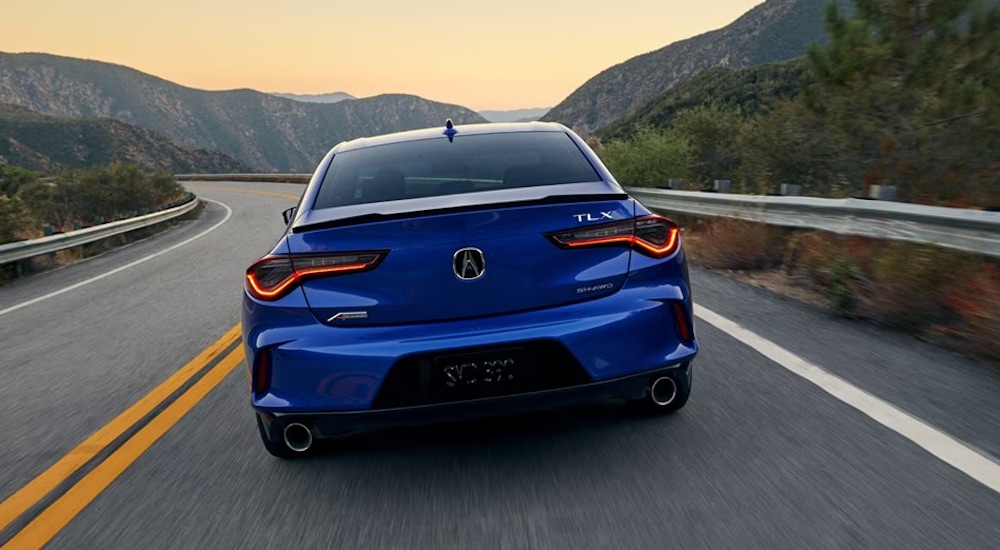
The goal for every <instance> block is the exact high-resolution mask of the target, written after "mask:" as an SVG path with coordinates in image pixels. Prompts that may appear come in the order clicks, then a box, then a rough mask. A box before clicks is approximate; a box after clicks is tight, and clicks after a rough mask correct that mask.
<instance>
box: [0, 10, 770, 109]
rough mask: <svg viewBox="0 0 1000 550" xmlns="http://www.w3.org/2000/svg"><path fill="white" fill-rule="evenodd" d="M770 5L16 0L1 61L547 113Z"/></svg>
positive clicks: (0, 41)
mask: <svg viewBox="0 0 1000 550" xmlns="http://www.w3.org/2000/svg"><path fill="white" fill-rule="evenodd" d="M760 1H761V0H711V1H701V2H695V1H691V0H615V1H608V0H603V1H593V0H572V1H568V0H503V1H499V2H489V3H487V2H481V1H476V0H465V1H461V2H459V1H454V0H438V1H430V2H421V1H413V0H408V1H407V0H371V1H368V2H364V1H358V2H352V3H346V2H336V1H331V0H327V1H318V0H284V1H273V0H272V1H266V2H265V1H262V0H242V1H235V0H167V1H161V2H148V1H141V0H140V1H136V0H86V1H78V0H31V1H27V0H20V1H12V0H8V1H7V2H4V4H5V5H4V6H3V8H2V12H3V19H4V25H3V30H2V32H0V51H5V52H44V53H52V54H58V55H66V56H72V57H82V58H88V59H97V60H101V61H109V62H113V63H120V64H122V65H127V66H129V67H132V68H135V69H138V70H140V71H143V72H147V73H151V74H154V75H157V76H160V77H163V78H166V79H168V80H171V81H174V82H177V83H179V84H183V85H186V86H191V87H195V88H204V89H210V90H222V89H230V88H254V89H257V90H261V91H267V92H295V93H325V92H334V91H345V92H348V93H350V94H353V95H356V96H359V97H365V96H371V95H376V94H380V93H386V92H400V93H411V94H417V95H420V96H423V97H426V98H429V99H434V100H438V101H446V102H449V103H458V104H461V105H465V106H467V107H471V108H473V109H479V110H485V109H513V108H522V107H547V106H552V105H555V104H556V103H558V102H559V101H561V100H562V99H563V98H565V97H566V96H567V95H569V94H570V93H571V92H572V91H573V90H575V89H576V88H577V87H579V86H580V85H581V84H583V82H585V81H586V80H587V79H588V78H590V77H592V76H594V75H595V74H597V73H598V72H600V71H601V70H603V69H605V68H607V67H610V66H611V65H614V64H616V63H619V62H621V61H624V60H626V59H628V58H630V57H632V56H635V55H638V54H641V53H645V52H648V51H651V50H655V49H658V48H660V47H663V46H665V45H667V44H669V43H671V42H674V41H676V40H680V39H683V38H687V37H690V36H694V35H696V34H700V33H702V32H705V31H708V30H711V29H715V28H718V27H721V26H724V25H726V24H728V23H729V22H731V21H732V20H734V19H736V18H737V17H739V16H740V15H741V14H743V13H744V12H746V11H747V10H749V9H750V8H752V7H753V6H754V5H756V4H758V3H760Z"/></svg>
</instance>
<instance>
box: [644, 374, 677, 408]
mask: <svg viewBox="0 0 1000 550" xmlns="http://www.w3.org/2000/svg"><path fill="white" fill-rule="evenodd" d="M676 398H677V382H675V381H674V379H673V378H671V377H669V376H661V377H659V378H657V379H656V380H653V383H652V384H650V386H649V399H650V400H652V401H653V403H654V404H656V405H659V406H661V407H665V406H667V405H669V404H671V403H673V402H674V399H676Z"/></svg>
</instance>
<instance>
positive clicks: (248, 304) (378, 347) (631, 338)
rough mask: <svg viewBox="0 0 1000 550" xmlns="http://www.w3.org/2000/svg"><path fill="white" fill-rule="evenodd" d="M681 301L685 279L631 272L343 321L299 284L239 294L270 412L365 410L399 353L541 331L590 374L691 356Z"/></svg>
mask: <svg viewBox="0 0 1000 550" xmlns="http://www.w3.org/2000/svg"><path fill="white" fill-rule="evenodd" d="M296 300H299V301H298V302H297V301H296ZM678 302H679V303H681V304H683V305H684V311H685V312H686V314H687V316H688V319H689V321H688V322H689V323H690V319H691V315H690V312H691V300H690V291H689V287H688V285H687V282H686V280H683V279H680V278H673V279H668V280H666V282H664V279H660V278H646V279H643V278H641V277H638V276H633V277H631V278H630V281H629V283H628V284H627V285H626V286H625V287H624V288H623V289H621V290H620V291H619V292H617V293H615V294H613V295H610V296H607V297H603V298H599V299H596V300H590V301H585V302H580V303H576V304H571V305H566V306H561V307H556V308H548V309H543V310H536V311H529V312H521V313H513V314H508V315H498V316H493V317H486V318H480V319H467V320H455V321H447V322H434V323H425V324H413V325H401V326H383V327H350V328H348V327H330V326H327V325H323V324H320V323H318V322H316V320H315V318H314V316H313V315H312V313H311V312H310V310H309V308H308V305H307V304H306V303H305V300H304V298H303V297H301V292H300V293H297V294H296V293H293V294H291V295H289V296H287V297H286V298H284V299H282V301H281V303H280V304H277V303H276V304H266V303H260V302H257V301H255V300H253V299H252V298H250V297H249V296H245V298H244V309H243V334H244V338H243V342H244V345H245V347H246V357H247V358H248V363H250V364H253V361H254V360H255V358H256V357H257V356H258V354H259V352H260V350H262V349H266V350H267V351H268V354H267V355H268V356H269V358H270V359H269V360H270V363H271V368H270V374H269V380H268V383H267V384H266V386H267V389H266V391H263V392H258V393H252V394H251V404H252V405H253V407H254V408H255V409H256V410H257V411H258V412H261V413H268V414H271V415H278V414H298V413H301V414H305V413H335V412H362V411H371V410H372V409H373V408H375V402H376V397H377V396H378V394H379V391H380V389H381V388H382V385H383V382H384V381H385V380H386V378H387V376H388V373H389V372H390V370H391V369H392V368H393V366H394V365H395V364H397V363H398V362H399V361H400V360H401V359H402V358H406V357H412V356H415V355H419V354H429V353H433V354H437V353H444V352H453V351H455V350H466V349H473V348H480V347H486V346H498V345H508V344H517V343H519V342H530V341H541V340H545V341H552V342H556V343H558V344H559V345H560V346H562V347H564V348H565V349H566V350H567V351H568V352H569V353H570V354H572V356H573V359H574V360H575V362H576V363H578V364H579V366H580V367H581V368H582V370H583V371H584V372H585V373H586V378H587V381H589V382H593V383H597V382H604V381H612V380H617V379H622V378H627V377H630V376H633V375H648V373H650V372H654V371H657V370H661V369H663V368H665V367H667V366H670V365H680V364H684V363H688V362H690V361H692V360H693V359H694V357H695V355H696V354H697V352H698V346H697V343H696V341H695V340H693V339H692V340H690V341H684V340H682V338H681V337H680V336H679V331H678V327H677V321H676V316H675V315H676V314H675V308H674V305H675V304H676V303H678ZM252 377H253V373H251V378H252Z"/></svg>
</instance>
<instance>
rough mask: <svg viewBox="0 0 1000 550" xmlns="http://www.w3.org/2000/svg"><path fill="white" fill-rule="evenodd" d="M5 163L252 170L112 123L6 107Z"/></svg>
mask: <svg viewBox="0 0 1000 550" xmlns="http://www.w3.org/2000/svg"><path fill="white" fill-rule="evenodd" d="M0 161H3V162H6V163H9V164H13V165H15V166H20V167H22V168H27V169H29V170H34V171H37V172H43V173H49V174H51V173H53V172H56V171H58V170H59V169H60V168H87V167H90V166H96V165H103V164H110V163H111V162H114V161H122V162H128V163H133V164H137V165H139V166H140V167H141V168H143V169H144V170H148V171H151V172H155V171H164V172H171V173H234V172H235V173H240V172H247V171H249V170H250V167H249V166H247V165H246V164H244V163H243V162H241V161H239V160H237V159H235V158H233V157H231V156H229V155H226V154H224V153H219V152H217V151H206V150H203V149H192V148H190V147H184V146H181V145H177V144H175V143H173V142H171V141H170V140H168V139H166V138H164V137H163V136H161V135H159V134H157V133H155V132H153V131H151V130H147V129H145V128H142V127H139V126H134V125H131V124H125V123H124V122H119V121H117V120H113V119H109V118H64V117H54V116H49V115H42V114H39V113H36V112H34V111H30V110H28V109H25V108H23V107H18V106H15V105H0Z"/></svg>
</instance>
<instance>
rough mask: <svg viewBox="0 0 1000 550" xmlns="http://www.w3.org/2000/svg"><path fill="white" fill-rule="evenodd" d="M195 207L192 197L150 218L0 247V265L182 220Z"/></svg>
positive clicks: (196, 203) (140, 217)
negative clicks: (176, 219)
mask: <svg viewBox="0 0 1000 550" xmlns="http://www.w3.org/2000/svg"><path fill="white" fill-rule="evenodd" d="M197 206H198V198H197V197H194V198H193V199H192V200H190V201H188V202H186V203H184V204H182V205H180V206H175V207H173V208H167V209H165V210H160V211H159V212H153V213H152V214H145V215H143V216H137V217H135V218H128V219H125V220H120V221H116V222H111V223H103V224H101V225H95V226H93V227H87V228H85V229H77V230H76V231H69V232H67V233H60V234H58V235H49V236H48V237H41V238H38V239H31V240H27V241H18V242H13V243H7V244H0V265H2V264H8V263H11V262H17V261H20V260H27V259H28V258H33V257H35V256H41V255H43V254H49V253H52V252H58V251H60V250H65V249H67V248H74V247H77V246H81V245H84V244H89V243H92V242H95V241H99V240H101V239H106V238H108V237H113V236H115V235H120V234H122V233H128V232H129V231H135V230H136V229H142V228H144V227H149V226H152V225H156V224H158V223H163V222H165V221H168V220H172V219H174V218H177V217H179V216H183V215H184V214H187V213H188V212H191V211H192V210H194V209H195V208H196V207H197Z"/></svg>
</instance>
